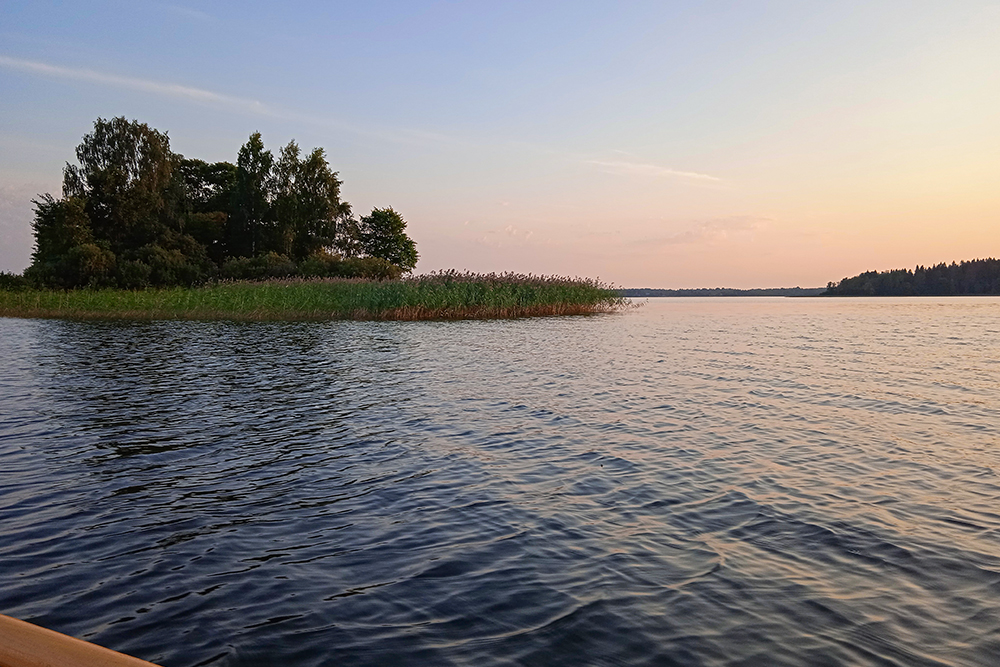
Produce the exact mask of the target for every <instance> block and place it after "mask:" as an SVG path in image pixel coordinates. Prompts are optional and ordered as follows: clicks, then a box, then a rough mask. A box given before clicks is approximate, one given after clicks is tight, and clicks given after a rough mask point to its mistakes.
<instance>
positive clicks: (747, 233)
mask: <svg viewBox="0 0 1000 667" xmlns="http://www.w3.org/2000/svg"><path fill="white" fill-rule="evenodd" d="M771 222H773V220H772V219H771V218H762V217H759V216H752V215H734V216H730V217H727V218H715V219H712V220H702V221H700V222H696V223H694V224H693V225H691V226H690V227H689V228H688V229H685V230H683V231H680V232H676V233H674V234H669V235H667V236H661V237H659V238H656V239H643V240H642V241H641V243H642V245H646V246H650V245H661V246H663V245H683V244H691V243H711V242H722V241H730V240H734V239H739V238H752V235H753V233H754V232H756V231H758V230H760V229H762V228H766V227H767V226H768V225H769V223H771Z"/></svg>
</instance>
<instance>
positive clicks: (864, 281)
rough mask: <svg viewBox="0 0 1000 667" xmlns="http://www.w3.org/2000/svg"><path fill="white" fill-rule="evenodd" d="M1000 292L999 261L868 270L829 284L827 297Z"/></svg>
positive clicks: (989, 260) (986, 260) (987, 260)
mask: <svg viewBox="0 0 1000 667" xmlns="http://www.w3.org/2000/svg"><path fill="white" fill-rule="evenodd" d="M975 294H1000V260H997V259H992V258H991V259H974V260H972V261H969V262H962V263H960V264H956V263H954V262H952V263H951V264H944V263H941V264H938V265H936V266H928V267H924V266H918V267H916V268H915V269H914V270H913V271H910V270H909V269H895V270H893V271H882V272H879V271H867V272H865V273H862V274H860V275H857V276H854V277H853V278H844V279H843V280H841V281H840V282H839V283H830V284H828V285H827V288H826V291H825V292H824V293H823V295H824V296H958V295H975Z"/></svg>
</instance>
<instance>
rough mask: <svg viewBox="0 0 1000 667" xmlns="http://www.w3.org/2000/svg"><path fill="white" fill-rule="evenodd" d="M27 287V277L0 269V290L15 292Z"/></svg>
mask: <svg viewBox="0 0 1000 667" xmlns="http://www.w3.org/2000/svg"><path fill="white" fill-rule="evenodd" d="M24 289H28V279H27V278H25V277H24V276H22V275H18V274H16V273H7V272H6V271H0V290H7V291H9V292H16V291H20V290H24Z"/></svg>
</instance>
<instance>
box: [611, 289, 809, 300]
mask: <svg viewBox="0 0 1000 667" xmlns="http://www.w3.org/2000/svg"><path fill="white" fill-rule="evenodd" d="M822 292H823V288H822V287H766V288H761V289H733V288H729V287H702V288H699V289H653V288H649V287H639V288H631V289H623V290H619V293H620V294H621V295H622V296H626V297H632V298H642V297H650V296H818V295H819V294H821V293H822Z"/></svg>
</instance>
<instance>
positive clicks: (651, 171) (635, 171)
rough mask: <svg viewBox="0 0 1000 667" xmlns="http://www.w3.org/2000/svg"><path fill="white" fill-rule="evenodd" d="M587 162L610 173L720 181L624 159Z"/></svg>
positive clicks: (706, 176) (715, 178)
mask: <svg viewBox="0 0 1000 667" xmlns="http://www.w3.org/2000/svg"><path fill="white" fill-rule="evenodd" d="M587 164H592V165H596V166H598V167H602V168H604V170H605V171H607V172H609V173H612V174H627V175H639V176H661V177H670V178H690V179H693V180H697V181H714V182H719V181H722V179H721V178H717V177H715V176H709V175H708V174H699V173H696V172H693V171H678V170H676V169H668V168H667V167H661V166H660V165H658V164H644V163H641V162H626V161H624V160H587Z"/></svg>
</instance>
